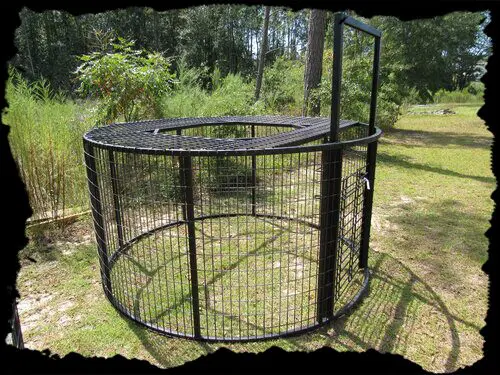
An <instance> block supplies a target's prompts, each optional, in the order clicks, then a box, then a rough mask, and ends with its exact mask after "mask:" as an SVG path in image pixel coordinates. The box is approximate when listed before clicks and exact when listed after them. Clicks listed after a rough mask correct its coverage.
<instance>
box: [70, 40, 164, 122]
mask: <svg viewBox="0 0 500 375" xmlns="http://www.w3.org/2000/svg"><path fill="white" fill-rule="evenodd" d="M133 45H134V43H133V42H130V41H126V40H125V39H123V38H118V41H117V43H114V44H113V45H112V46H113V53H106V52H104V51H98V52H93V53H92V54H90V55H83V56H81V57H80V60H82V61H83V63H82V64H81V65H80V66H79V67H78V68H77V70H76V72H75V74H76V75H77V78H78V80H79V81H80V87H79V89H78V92H80V93H81V94H83V95H89V96H91V97H95V98H98V99H100V101H99V105H98V118H99V121H102V122H103V123H106V124H108V123H111V122H112V121H115V120H116V119H118V118H119V117H121V116H123V118H124V119H125V121H136V120H139V119H145V118H151V117H159V115H160V113H161V112H160V103H159V98H160V97H161V96H162V95H164V94H166V93H167V92H169V91H170V90H171V85H172V82H173V79H172V78H173V75H172V74H171V73H170V72H169V68H170V64H169V62H168V61H167V59H166V58H164V57H163V56H162V55H161V54H160V53H157V52H154V53H151V52H146V51H144V50H134V49H132V47H133Z"/></svg>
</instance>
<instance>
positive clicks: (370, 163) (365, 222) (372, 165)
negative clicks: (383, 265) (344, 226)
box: [359, 141, 377, 268]
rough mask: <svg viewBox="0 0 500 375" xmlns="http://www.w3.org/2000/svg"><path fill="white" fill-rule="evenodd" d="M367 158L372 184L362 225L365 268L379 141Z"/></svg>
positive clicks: (374, 144)
mask: <svg viewBox="0 0 500 375" xmlns="http://www.w3.org/2000/svg"><path fill="white" fill-rule="evenodd" d="M367 153H368V157H367V163H368V165H367V167H366V169H367V175H366V178H367V179H368V181H369V182H370V189H365V193H364V199H363V202H364V204H363V216H362V217H363V221H362V223H361V231H362V233H361V246H360V247H361V249H360V255H359V267H360V268H365V267H367V266H368V248H369V243H370V228H371V220H372V207H373V190H374V188H375V162H376V159H377V141H373V142H372V143H370V144H369V145H368V152H367Z"/></svg>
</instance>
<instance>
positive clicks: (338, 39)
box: [330, 13, 345, 142]
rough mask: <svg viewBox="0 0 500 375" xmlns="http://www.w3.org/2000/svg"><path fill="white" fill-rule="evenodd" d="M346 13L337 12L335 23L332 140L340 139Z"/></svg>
mask: <svg viewBox="0 0 500 375" xmlns="http://www.w3.org/2000/svg"><path fill="white" fill-rule="evenodd" d="M344 19H345V15H344V14H343V13H336V14H335V18H334V21H333V22H334V24H333V77H332V106H331V109H330V110H331V116H330V121H331V122H330V142H337V141H338V134H339V126H340V89H341V85H342V54H343V49H344V24H343V20H344Z"/></svg>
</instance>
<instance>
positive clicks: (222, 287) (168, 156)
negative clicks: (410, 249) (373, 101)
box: [84, 117, 380, 341]
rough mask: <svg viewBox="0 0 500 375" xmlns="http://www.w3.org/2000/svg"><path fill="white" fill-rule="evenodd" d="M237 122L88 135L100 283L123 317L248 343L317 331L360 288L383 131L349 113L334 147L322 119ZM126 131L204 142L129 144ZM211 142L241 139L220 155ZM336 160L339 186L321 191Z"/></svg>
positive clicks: (174, 331) (130, 127) (120, 127)
mask: <svg viewBox="0 0 500 375" xmlns="http://www.w3.org/2000/svg"><path fill="white" fill-rule="evenodd" d="M244 120H245V121H241V119H240V118H238V119H234V118H231V121H229V120H228V119H225V120H224V119H223V120H222V121H221V120H220V119H215V120H214V119H204V120H203V121H204V122H206V124H207V125H206V126H203V124H202V123H200V120H199V119H198V120H197V121H193V120H192V119H185V121H183V122H182V121H180V120H179V119H176V120H175V124H174V125H172V124H169V123H165V122H162V123H161V126H159V124H158V123H155V124H148V126H139V128H137V127H136V125H137V124H116V125H112V126H111V129H109V128H108V129H102V128H98V129H94V130H93V131H91V132H90V133H87V135H86V136H85V137H84V146H85V147H84V149H85V160H86V166H87V173H88V180H89V192H90V197H91V205H92V211H93V218H94V227H95V232H96V239H97V244H98V253H99V260H100V266H101V275H102V281H103V286H104V290H105V294H106V295H107V297H108V298H109V300H110V301H111V302H112V304H113V305H114V306H115V307H116V308H117V309H118V310H119V311H120V312H122V313H123V314H125V315H126V316H128V317H130V318H132V319H133V320H135V321H137V322H139V323H141V324H143V325H146V326H147V327H149V328H151V329H154V330H157V331H159V332H162V333H166V334H170V335H177V336H182V337H189V338H195V339H200V340H221V341H233V340H236V341H243V340H255V339H263V338H271V337H278V336H283V335H286V334H291V333H297V332H303V331H305V330H308V329H311V328H314V327H317V326H318V325H319V324H322V323H323V322H324V321H328V320H330V319H331V318H333V317H334V316H336V314H338V313H339V312H341V311H343V308H345V307H346V306H347V305H349V303H351V302H352V301H354V300H356V299H357V298H358V297H359V292H360V291H362V290H363V289H364V288H365V287H366V283H367V273H366V272H364V271H365V267H363V268H361V267H360V249H361V242H362V232H363V225H366V223H365V224H364V222H363V212H364V211H363V209H364V194H365V191H366V188H367V184H366V170H367V169H366V168H367V160H368V159H367V156H368V153H367V144H368V143H370V142H376V140H377V138H378V136H379V135H380V132H378V133H377V134H375V135H373V136H368V127H367V126H366V125H364V124H359V123H354V122H344V123H343V124H344V126H343V127H341V132H340V141H339V142H337V143H336V144H332V143H323V140H324V138H325V135H326V134H327V133H328V131H329V122H328V121H325V119H319V120H318V119H315V120H314V121H315V123H312V122H308V123H304V119H303V118H300V119H293V118H288V119H283V118H279V119H276V118H262V117H259V118H250V117H246V118H245V119H244ZM186 124H187V125H186ZM113 126H114V129H113ZM160 128H161V129H160ZM155 129H158V131H156V130H155ZM307 130H311V131H309V132H307ZM313 130H314V131H313ZM146 133H147V135H146V136H145V134H146ZM109 134H115V135H117V138H116V139H117V141H116V143H113V138H112V137H110V136H109ZM120 134H127V139H128V140H127V142H132V141H133V137H134V136H135V137H136V138H137V139H139V140H140V139H141V138H142V137H147V139H151V137H152V136H153V137H154V136H161V137H163V138H162V142H164V143H166V144H168V145H170V146H172V147H174V146H175V145H179V144H180V143H179V138H182V139H183V140H182V141H181V142H183V143H182V144H183V145H184V146H188V145H191V146H193V145H194V144H196V145H198V148H191V149H189V148H171V149H154V147H143V146H141V144H142V143H141V142H140V141H138V146H136V147H132V146H124V144H123V139H124V138H123V137H121V136H120ZM311 134H313V136H311ZM273 137H282V138H279V139H280V142H281V143H280V145H285V146H272V145H273V144H276V138H273ZM270 138H272V139H273V140H272V142H271V141H269V139H270ZM142 139H144V138H142ZM214 139H221V140H224V141H225V142H226V143H225V144H226V145H227V144H230V143H231V142H239V143H238V145H239V146H238V147H237V148H236V147H234V148H233V149H229V150H227V149H226V150H224V151H219V150H217V147H218V146H219V145H220V144H219V143H216V142H213V140H214ZM290 139H293V143H294V144H295V146H293V147H290V146H287V145H289V144H290ZM245 141H246V142H247V143H246V144H247V145H248V146H249V147H248V148H242V147H243V146H244V145H245ZM257 141H258V142H257ZM256 145H267V146H266V147H260V148H259V147H257V146H256ZM200 147H203V148H200ZM332 150H334V151H335V150H337V151H336V154H338V155H337V157H336V158H334V159H331V158H330V159H328V158H327V157H325V155H326V154H328V153H330V154H331V153H332ZM336 165H337V166H338V165H341V170H342V173H341V175H340V176H341V178H340V182H339V184H338V186H340V190H338V191H332V190H331V189H330V190H328V189H327V190H325V189H324V186H323V185H324V183H325V175H327V176H328V175H329V174H330V170H331V169H333V168H335V166H336ZM329 179H330V180H332V179H331V176H330V177H329ZM334 185H335V184H334ZM334 185H332V186H334ZM335 186H337V185H335ZM334 196H337V197H340V205H339V206H338V207H335V206H334V205H333V206H332V205H331V201H332V200H333V197H334ZM322 215H323V216H322ZM325 217H326V218H327V219H328V218H330V217H333V218H335V217H336V218H337V222H338V224H337V226H335V225H332V221H328V220H330V219H328V220H327V222H326V224H325V221H324V220H325ZM368 225H369V223H368ZM331 246H333V248H334V249H335V250H334V251H333V252H330V253H328V251H327V252H326V253H324V254H323V253H322V251H321V249H322V248H324V249H329V248H330V247H331ZM325 306H326V307H325ZM325 309H326V310H325Z"/></svg>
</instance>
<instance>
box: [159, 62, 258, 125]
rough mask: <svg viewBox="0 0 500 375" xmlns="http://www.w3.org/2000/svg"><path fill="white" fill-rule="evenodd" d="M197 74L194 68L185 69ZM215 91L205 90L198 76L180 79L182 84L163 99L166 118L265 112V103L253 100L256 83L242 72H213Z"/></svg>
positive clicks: (191, 74)
mask: <svg viewBox="0 0 500 375" xmlns="http://www.w3.org/2000/svg"><path fill="white" fill-rule="evenodd" d="M184 74H186V75H188V76H190V77H191V76H193V75H196V71H195V70H188V71H187V72H184ZM212 81H213V84H212V87H214V89H213V90H212V91H207V90H204V89H202V88H201V87H200V86H199V85H198V84H197V83H196V79H195V78H193V77H191V79H189V80H181V84H180V85H179V87H178V88H177V89H176V90H174V91H173V92H172V93H171V94H169V95H166V96H165V97H163V99H162V114H163V117H167V118H169V117H202V116H207V117H208V116H238V115H257V114H262V113H264V104H263V103H262V102H261V101H258V102H255V101H254V88H255V85H254V84H253V83H248V82H245V81H244V80H243V78H242V77H241V76H240V75H239V74H229V75H227V76H226V77H224V78H220V77H218V74H217V71H216V72H215V73H214V74H213V75H212Z"/></svg>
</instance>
